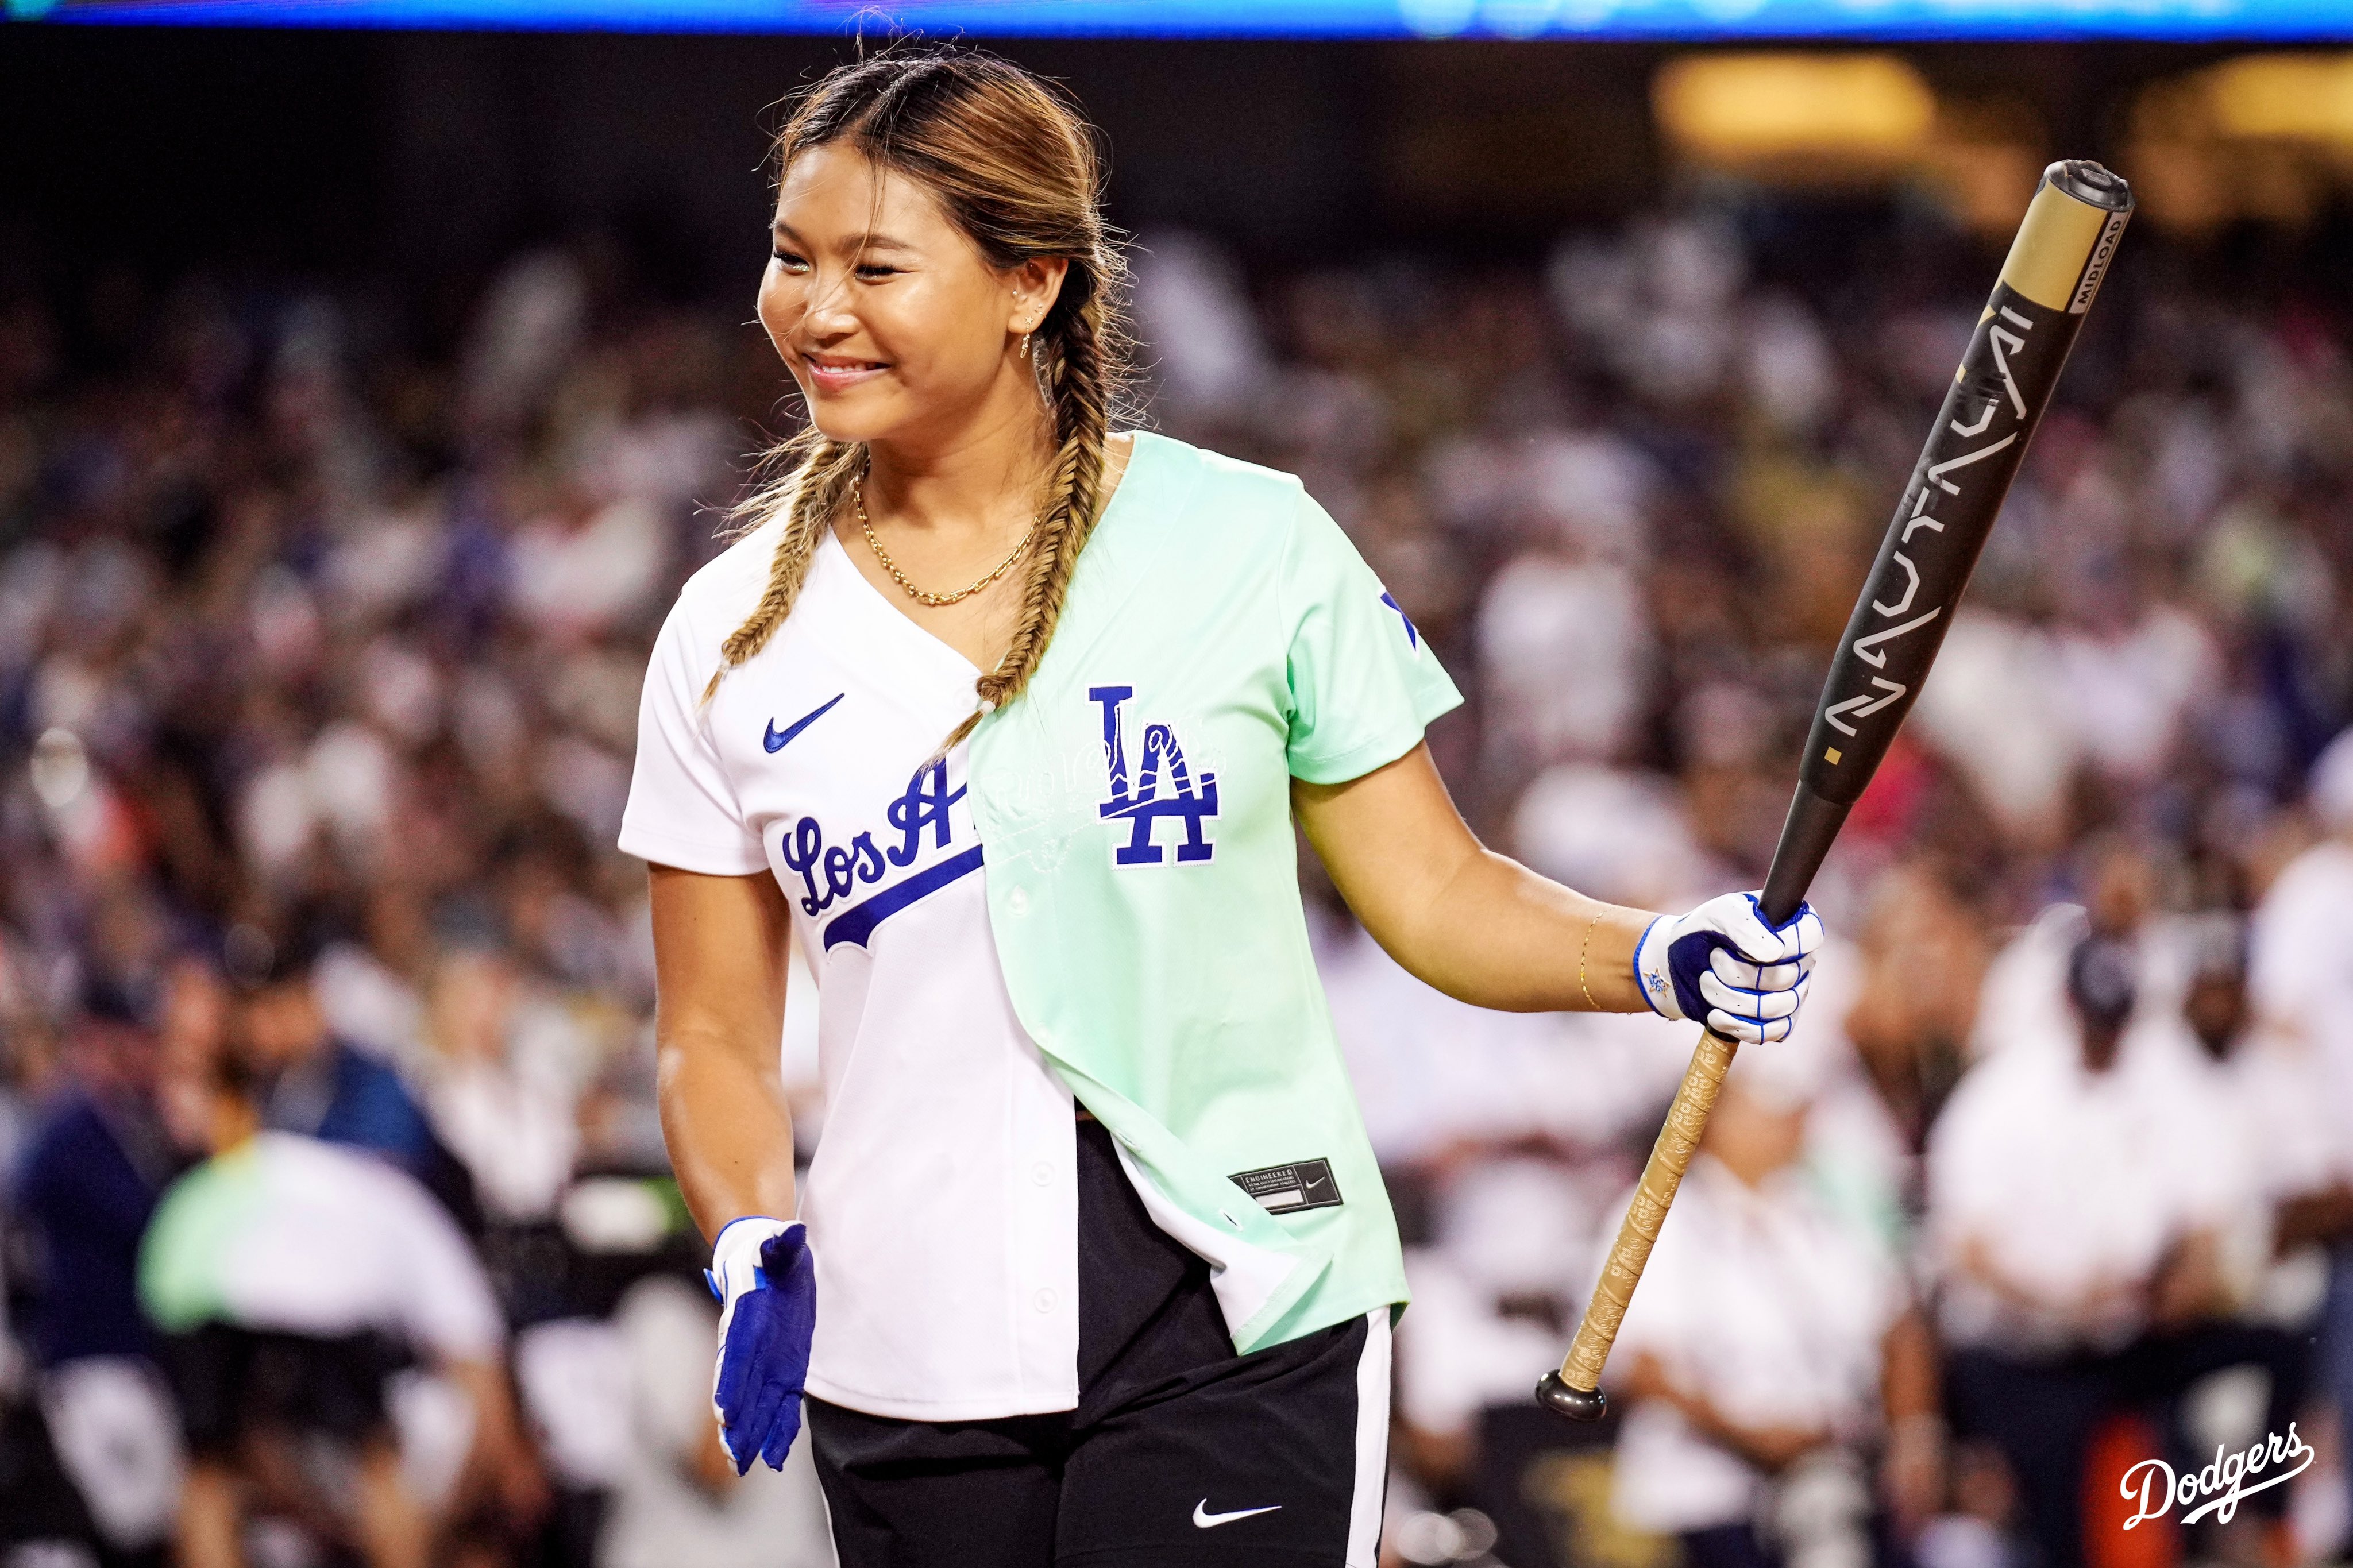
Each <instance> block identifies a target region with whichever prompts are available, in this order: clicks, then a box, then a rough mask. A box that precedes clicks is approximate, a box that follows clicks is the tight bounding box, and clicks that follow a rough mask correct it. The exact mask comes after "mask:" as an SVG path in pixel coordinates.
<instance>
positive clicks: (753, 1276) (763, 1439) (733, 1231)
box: [703, 1215, 817, 1476]
mask: <svg viewBox="0 0 2353 1568" xmlns="http://www.w3.org/2000/svg"><path fill="white" fill-rule="evenodd" d="M807 1236H808V1232H807V1227H806V1226H802V1225H800V1224H799V1223H797V1222H794V1223H790V1224H788V1223H786V1221H784V1220H780V1219H769V1218H767V1217H765V1215H747V1216H746V1217H744V1218H743V1219H739V1220H734V1221H732V1222H730V1223H729V1225H728V1226H727V1228H726V1229H724V1230H723V1231H721V1232H720V1233H719V1240H718V1242H717V1243H716V1244H715V1245H714V1246H713V1247H712V1249H711V1267H710V1268H709V1269H708V1270H706V1271H705V1272H704V1274H703V1278H704V1279H707V1280H709V1281H710V1282H711V1293H712V1295H714V1296H716V1297H718V1298H719V1368H718V1372H717V1373H716V1375H715V1376H714V1378H713V1379H712V1392H711V1405H712V1413H713V1414H715V1415H717V1416H718V1417H719V1440H720V1441H721V1442H722V1443H723V1444H724V1445H726V1448H727V1457H728V1458H731V1459H733V1460H734V1461H735V1473H736V1474H737V1475H739V1476H740V1475H742V1474H744V1472H745V1471H747V1470H749V1469H750V1468H752V1461H753V1460H754V1459H755V1458H759V1459H765V1460H766V1461H767V1462H768V1468H770V1469H776V1470H781V1469H783V1468H785V1455H786V1453H787V1452H789V1451H790V1450H791V1448H792V1446H793V1439H794V1438H795V1437H797V1436H799V1435H800V1430H801V1393H802V1391H803V1389H804V1388H805V1387H806V1386H807V1383H808V1363H809V1337H810V1335H812V1334H813V1333H815V1332H816V1331H817V1265H816V1263H815V1261H814V1260H813V1259H811V1258H810V1257H809V1249H808V1240H807Z"/></svg>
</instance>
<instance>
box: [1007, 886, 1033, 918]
mask: <svg viewBox="0 0 2353 1568" xmlns="http://www.w3.org/2000/svg"><path fill="white" fill-rule="evenodd" d="M1005 912H1006V913H1008V914H1013V915H1026V914H1028V913H1029V889H1027V888H1016V889H1013V890H1012V891H1011V892H1009V893H1008V894H1006V895H1005Z"/></svg>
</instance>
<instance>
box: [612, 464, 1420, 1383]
mask: <svg viewBox="0 0 2353 1568" xmlns="http://www.w3.org/2000/svg"><path fill="white" fill-rule="evenodd" d="M1134 442H1135V446H1134V454H1133V456H1132V458H1131V459H1130V462H1129V464H1128V468H1127V470H1126V472H1125V474H1124V477H1123V479H1122V481H1121V483H1120V486H1119V488H1118V489H1117V490H1116V491H1115V492H1114V493H1113V498H1112V500H1111V502H1110V503H1109V505H1108V506H1107V507H1106V508H1105V510H1104V514H1103V519H1102V521H1100V522H1099V524H1098V525H1097V528H1096V530H1095V532H1094V534H1093V536H1092V538H1091V539H1090V540H1089V542H1088V543H1087V546H1086V549H1085V550H1084V551H1083V552H1082V554H1081V556H1080V560H1079V564H1078V567H1077V569H1076V571H1075V572H1074V573H1073V574H1072V579H1071V587H1070V591H1069V596H1068V598H1067V599H1066V601H1065V604H1064V607H1063V611H1062V615H1061V617H1060V623H1059V625H1058V627H1057V630H1056V632H1055V635H1054V638H1053V640H1052V642H1051V643H1050V645H1049V647H1048V648H1047V651H1046V654H1045V656H1044V658H1042V659H1041V660H1040V662H1039V667H1038V669H1037V671H1036V672H1035V674H1034V675H1033V676H1032V678H1031V680H1030V683H1029V689H1027V690H1026V691H1025V692H1024V694H1023V695H1022V696H1021V697H1020V698H1018V700H1015V701H1014V702H1012V703H1010V704H1008V706H1007V707H1005V708H1003V709H1001V710H997V711H995V712H992V713H990V714H988V715H987V717H986V718H984V719H983V720H982V721H981V723H980V725H979V727H978V728H977V730H976V731H975V732H974V734H973V736H972V739H971V741H970V742H969V744H968V746H966V747H959V748H958V750H957V751H956V752H953V753H951V754H950V755H949V756H947V757H946V758H944V759H943V760H942V761H941V762H940V763H928V762H927V759H929V758H930V757H931V754H932V752H933V750H934V748H935V747H936V746H937V744H938V742H939V741H940V739H941V738H942V737H943V736H944V735H945V734H946V733H947V732H948V731H951V730H952V729H953V728H954V727H955V724H956V723H957V722H958V721H961V720H962V718H963V717H964V716H965V714H967V713H969V712H970V711H971V710H972V706H973V703H974V696H973V681H974V679H975V678H976V675H977V673H978V672H977V671H976V670H975V669H974V668H973V667H972V666H971V665H970V664H969V663H968V662H966V661H965V659H963V658H962V657H961V656H959V655H957V654H955V653H954V652H953V650H950V649H948V648H947V647H945V645H944V644H942V643H939V642H938V641H937V639H935V638H934V637H931V635H930V634H929V633H927V632H924V631H923V629H922V628H920V627H918V626H915V624H914V623H913V621H912V620H910V619H909V618H908V617H907V616H904V615H903V614H902V613H901V612H900V611H899V610H898V609H897V607H896V606H895V605H892V604H891V603H890V602H889V601H888V600H887V599H885V598H884V597H883V596H882V595H881V592H880V591H879V590H877V589H876V588H875V587H874V586H873V585H872V584H870V583H868V582H867V580H866V579H865V578H864V577H862V576H860V574H858V572H857V569H856V568H855V566H854V565H852V564H851V563H850V562H849V559H848V557H847V556H846V555H845V554H844V553H842V552H841V548H840V546H839V542H837V541H835V540H834V539H833V538H832V536H831V535H830V534H828V536H827V537H826V539H825V540H824V542H823V543H822V544H821V546H820V548H819V551H818V556H817V558H816V560H815V561H814V562H813V563H812V567H811V571H810V574H809V579H808V582H807V586H806V587H805V588H804V590H803V593H802V596H801V598H800V600H799V601H798V602H797V604H796V605H795V608H794V611H793V614H792V616H790V617H788V619H787V621H786V625H785V626H783V627H782V628H780V629H779V631H778V633H777V634H776V637H774V638H772V639H771V641H770V644H769V646H768V647H767V648H765V649H764V650H763V651H762V653H761V654H760V655H759V656H757V657H755V658H753V659H751V660H749V661H747V662H746V663H745V664H744V666H743V667H742V668H738V669H736V670H734V671H732V672H731V673H730V674H729V675H728V677H727V679H725V680H723V682H721V684H720V688H719V691H718V693H717V695H716V696H715V697H714V698H713V699H712V701H711V702H710V703H709V704H707V705H702V704H700V696H701V693H702V689H703V686H704V683H705V682H706V681H707V680H708V679H709V677H710V673H711V671H712V669H714V668H716V667H717V663H718V647H719V644H720V641H721V639H722V638H723V637H725V636H726V635H727V634H728V632H730V631H732V630H733V627H734V626H736V625H737V624H739V623H740V622H741V620H742V619H743V617H744V615H745V614H746V613H748V612H749V610H750V608H751V606H752V605H753V604H754V602H755V601H756V599H757V598H758V596H759V593H760V591H761V588H762V586H763V585H764V584H765V580H766V574H767V564H768V561H769V557H770V554H771V552H772V551H773V549H774V541H775V537H776V534H775V531H774V526H773V525H771V527H770V528H766V529H763V530H761V531H757V532H755V533H754V534H752V535H750V536H749V537H747V538H746V539H745V540H744V541H742V542H739V543H738V544H737V545H736V546H735V547H734V548H733V549H731V550H730V551H729V552H726V553H725V554H723V555H722V556H721V557H720V558H719V560H718V561H716V562H714V563H712V565H710V566H708V567H706V568H704V570H703V571H702V572H701V573H699V574H697V575H696V577H695V578H694V579H693V580H692V581H691V582H690V583H689V584H688V585H687V588H686V590H685V592H684V593H683V594H682V595H681V599H680V602H679V606H678V608H677V609H676V610H675V611H673V613H672V615H671V617H670V623H669V624H668V625H667V626H665V628H664V631H663V633H662V637H661V640H660V643H659V646H658V647H657V649H656V653H655V657H654V662H653V668H652V669H651V671H650V672H649V677H648V681H647V687H646V695H645V700H644V709H643V713H642V717H641V721H640V739H639V747H638V773H637V781H636V784H635V785H634V786H633V788H632V792H631V798H630V804H629V809H628V815H627V817H626V819H625V826H624V828H623V833H622V839H621V844H622V847H623V848H624V849H625V850H627V851H628V852H630V853H632V854H637V855H640V856H643V857H645V858H648V859H650V860H655V861H659V862H662V863H665V864H670V865H674V866H680V867H683V868H686V869H690V870H702V871H709V872H712V873H716V874H723V875H726V874H748V873H752V872H755V871H760V870H763V869H765V870H766V871H768V872H769V873H771V874H773V875H775V876H776V878H777V879H778V881H779V883H780V884H781V885H782V886H783V887H784V889H785V890H786V893H787V895H788V896H789V897H790V899H791V900H792V904H793V921H794V929H795V932H796V936H797V940H799V941H800V942H802V943H803V944H804V947H805V949H806V950H807V952H809V954H810V957H811V959H812V967H813V968H814V969H815V971H816V973H818V983H819V987H820V990H821V992H822V994H823V996H824V1005H823V1007H822V1009H821V1012H820V1022H819V1054H820V1058H821V1061H822V1064H823V1071H824V1075H825V1078H826V1082H827V1087H828V1097H829V1098H828V1114H827V1126H826V1134H825V1138H824V1140H823V1142H822V1143H821V1145H820V1149H819V1152H818V1159H817V1163H816V1164H815V1165H814V1166H813V1167H812V1168H811V1170H810V1172H809V1175H808V1179H807V1184H806V1185H805V1188H804V1192H803V1198H802V1211H803V1217H804V1218H805V1219H806V1220H807V1222H808V1223H809V1226H810V1230H811V1243H812V1251H813V1252H814V1254H815V1256H816V1258H817V1260H818V1330H817V1342H816V1345H815V1348H814V1352H813V1359H812V1363H811V1375H810V1382H809V1387H810V1389H811V1391H812V1392H814V1393H816V1394H818V1395H819V1396H820V1397H823V1398H827V1399H830V1400H833V1401H835V1402H836V1403H839V1404H842V1405H849V1406H850V1407H852V1408H856V1409H862V1410H867V1411H870V1412H872V1413H874V1414H878V1415H900V1416H904V1417H909V1418H914V1419H933V1420H948V1419H972V1418H980V1417H982V1416H987V1415H1012V1414H1017V1413H1022V1412H1029V1411H1038V1410H1046V1409H1065V1408H1069V1407H1071V1405H1073V1404H1074V1403H1075V1400H1076V1393H1077V1390H1076V1384H1075V1364H1074V1363H1075V1356H1076V1348H1077V1329H1076V1317H1075V1312H1074V1310H1073V1308H1074V1302H1073V1300H1072V1298H1073V1295H1074V1284H1073V1282H1074V1280H1075V1253H1076V1245H1077V1238H1076V1204H1075V1198H1074V1197H1073V1196H1071V1194H1073V1193H1074V1191H1075V1186H1074V1176H1073V1169H1074V1155H1073V1142H1072V1131H1071V1125H1070V1102H1069V1099H1068V1098H1067V1097H1068V1096H1069V1095H1070V1094H1071V1092H1073V1091H1075V1093H1076V1095H1077V1097H1078V1098H1079V1099H1080V1100H1082V1101H1083V1102H1084V1103H1085V1104H1086V1105H1087V1107H1088V1108H1089V1109H1090V1110H1092V1111H1093V1112H1094V1113H1095V1114H1096V1115H1097V1116H1098V1117H1100V1118H1101V1119H1102V1120H1103V1122H1104V1123H1105V1125H1106V1126H1107V1127H1108V1128H1109V1129H1110V1131H1112V1133H1113V1137H1114V1138H1115V1139H1116V1140H1117V1141H1118V1142H1119V1145H1120V1152H1121V1157H1122V1160H1123V1163H1124V1166H1125V1168H1126V1170H1127V1172H1128V1174H1129V1177H1130V1179H1131V1180H1132V1181H1133V1182H1134V1184H1135V1186H1136V1190H1137V1193H1138V1194H1139V1196H1140V1197H1141V1198H1142V1199H1143V1201H1144V1203H1145V1206H1146V1207H1147V1209H1149V1210H1150V1212H1151V1213H1152V1215H1153V1217H1154V1219H1155V1221H1156V1222H1157V1223H1158V1224H1159V1225H1160V1226H1162V1227H1163V1228H1164V1229H1166V1230H1167V1231H1168V1232H1169V1233H1170V1234H1171V1235H1172V1236H1175V1237H1176V1238H1177V1239H1178V1240H1180V1241H1182V1242H1184V1243H1185V1244H1186V1245H1187V1247H1191V1248H1192V1249H1193V1250H1194V1251H1195V1252H1197V1253H1198V1254H1200V1255H1201V1256H1202V1257H1204V1258H1207V1259H1208V1261H1209V1263H1210V1265H1211V1269H1212V1283H1213V1285H1214V1286H1215V1288H1216V1290H1217V1293H1218V1297H1219V1305H1220V1307H1221V1309H1222V1310H1223V1311H1224V1314H1225V1317H1226V1320H1227V1324H1228V1327H1229V1331H1230V1332H1231V1333H1232V1335H1233V1339H1234V1342H1235V1345H1236V1348H1237V1350H1239V1351H1243V1352H1247V1351H1250V1350H1252V1349H1256V1348H1258V1347H1259V1346H1261V1345H1263V1344H1271V1343H1276V1342H1281V1341H1283V1340H1286V1339H1290V1338H1293V1337H1296V1336H1297V1335H1300V1334H1303V1333H1307V1332H1310V1331H1314V1330H1316V1329H1319V1328H1323V1327H1327V1326H1329V1325H1331V1324H1333V1323H1336V1322H1341V1321H1345V1320H1347V1319H1349V1318H1353V1317H1357V1316H1361V1315H1362V1314H1363V1313H1365V1312H1366V1311H1368V1310H1373V1309H1376V1308H1378V1307H1381V1306H1385V1305H1389V1304H1392V1303H1398V1302H1402V1301H1403V1300H1405V1299H1406V1287H1405V1280H1404V1274H1403V1268H1402V1266H1401V1262H1400V1259H1399V1257H1398V1240H1397V1231H1396V1224H1395V1221H1394V1219H1393V1217H1392V1216H1391V1215H1390V1212H1389V1207H1388V1197H1387V1194H1386V1193H1385V1192H1384V1191H1383V1190H1382V1187H1381V1184H1380V1180H1379V1175H1378V1172H1377V1167H1376V1165H1375V1163H1374V1161H1373V1156H1372V1152H1371V1149H1370V1147H1369V1144H1368V1143H1367V1142H1366V1138H1365V1134H1364V1128H1363V1123H1362V1121H1361V1118H1360V1117H1359V1116H1358V1115H1357V1112H1356V1104H1355V1100H1354V1097H1353V1095H1352V1094H1351V1092H1350V1090H1349V1088H1348V1083H1347V1079H1346V1076H1345V1070H1344V1068H1343V1067H1342V1065H1341V1058H1340V1054H1339V1048H1338V1045H1337V1042H1336V1039H1335V1037H1334V1034H1333V1029H1332V1024H1331V1018H1330V1014H1329V1011H1328V1009H1327V1008H1326V1007H1325V1005H1324V998H1323V994H1322V991H1321V988H1320V986H1319V985H1318V984H1317V981H1316V978H1315V971H1314V960H1313V957H1312V955H1311V953H1310V951H1309V947H1308V941H1307V931H1306V923H1305V919H1304V914H1303V910H1302V908H1301V904H1300V896H1299V887H1298V874H1297V858H1296V857H1297V848H1296V838H1295V836H1294V833H1293V823H1292V816H1291V806H1290V788H1291V782H1292V780H1293V778H1294V777H1295V778H1300V779H1305V780H1308V781H1311V782H1314V783H1324V784H1329V783H1339V782H1343V781H1345V780H1347V779H1351V778H1356V777H1358V776H1361V775H1362V774H1364V773H1369V772H1371V771H1372V770H1374V769H1375V768H1377V767H1380V766H1382V765H1383V764H1385V763H1389V762H1392V761H1394V760H1396V759H1397V758H1398V757H1400V756H1402V755H1404V754H1405V753H1406V752H1409V751H1410V750H1411V749H1412V748H1413V746H1414V745H1416V744H1417V743H1419V741H1420V740H1421V737H1422V730H1423V726H1424V724H1425V723H1426V722H1427V721H1429V720H1430V719H1431V718H1434V717H1436V716H1437V715H1438V714H1440V713H1441V712H1444V711H1445V710H1448V709H1450V708H1451V707H1453V706H1454V705H1455V704H1456V703H1458V702H1459V701H1460V700H1461V698H1460V696H1459V695H1458V694H1457V693H1456V691H1455V689H1454V687H1453V684H1452V683H1451V681H1450V680H1448V679H1447V677H1446V674H1445V672H1444V671H1443V670H1442V669H1440V668H1439V666H1438V663H1437V660H1436V659H1435V658H1434V657H1432V656H1431V654H1430V651H1429V649H1428V648H1427V647H1426V646H1424V644H1423V643H1422V640H1421V638H1420V636H1419V632H1418V631H1417V629H1416V628H1415V627H1414V626H1413V625H1412V623H1411V622H1410V621H1409V619H1408V618H1407V617H1406V616H1405V615H1404V613H1403V612H1402V611H1401V610H1399V609H1398V605H1397V603H1396V601H1395V600H1394V599H1393V598H1391V597H1390V596H1389V595H1388V594H1387V593H1386V592H1385V591H1384V590H1383V588H1382V586H1381V584H1380V583H1379V581H1378V580H1377V578H1376V577H1375V576H1374V575H1373V574H1372V572H1371V571H1370V570H1369V569H1368V568H1367V567H1366V565H1365V563H1364V562H1363V560H1362V559H1361V558H1360V557H1359V556H1358V555H1357V553H1356V551H1355V549H1354V548H1353V547H1352V546H1351V545H1350V544H1349V543H1348V542H1347V540H1346V538H1345V535H1344V534H1342V533H1341V531H1340V530H1339V528H1338V527H1337V525H1336V524H1335V523H1334V522H1333V521H1332V520H1331V519H1330V517H1329V516H1327V515H1326V514H1325V513H1324V511H1323V510H1322V509H1321V508H1320V507H1317V506H1316V505H1315V504H1314V501H1312V500H1309V499H1308V498H1307V496H1306V494H1305V492H1304V491H1303V489H1302V488H1301V487H1300V485H1299V482H1298V480H1296V479H1293V478H1291V477H1290V476H1288V475H1282V474H1277V473H1273V472H1271V471H1269V470H1267V469H1263V468H1255V467H1252V466H1250V465H1248V464H1243V463H1237V462H1232V461H1229V460H1228V459H1225V458H1219V457H1217V456H1215V455H1213V454H1210V453H1207V452H1203V451H1200V450H1198V449H1197V448H1195V447H1189V446H1187V445H1186V444H1184V443H1182V442H1178V441H1173V440H1169V439H1166V438H1165V437H1157V436H1153V435H1151V434H1148V433H1138V434H1137V435H1136V436H1135V437H1134ZM967 762H968V763H969V766H968V768H967ZM1049 1123H1051V1125H1049ZM919 1395H923V1396H924V1397H927V1398H928V1399H929V1400H930V1401H931V1403H927V1404H919V1401H918V1396H919ZM1049 1401H1050V1403H1049Z"/></svg>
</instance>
